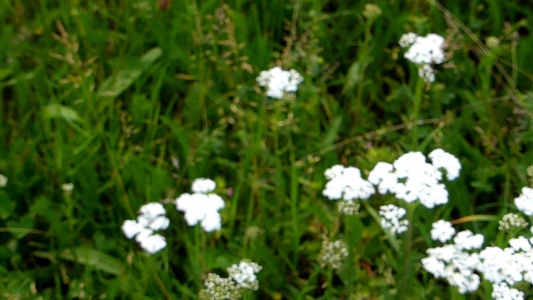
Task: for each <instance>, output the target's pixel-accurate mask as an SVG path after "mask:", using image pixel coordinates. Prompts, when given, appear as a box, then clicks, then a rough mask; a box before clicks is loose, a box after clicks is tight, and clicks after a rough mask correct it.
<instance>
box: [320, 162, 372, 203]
mask: <svg viewBox="0 0 533 300" xmlns="http://www.w3.org/2000/svg"><path fill="white" fill-rule="evenodd" d="M324 175H325V176H326V178H327V179H329V182H328V183H326V186H325V188H324V190H323V191H322V194H323V195H324V196H326V197H328V198H329V200H339V199H343V200H345V201H350V200H353V199H368V198H370V196H372V195H373V194H374V192H375V190H374V187H373V186H372V184H371V183H370V182H368V181H366V180H364V179H363V178H362V177H361V171H359V169H358V168H355V167H348V168H345V167H344V166H342V165H335V166H333V167H331V168H329V169H327V170H326V172H325V173H324Z"/></svg>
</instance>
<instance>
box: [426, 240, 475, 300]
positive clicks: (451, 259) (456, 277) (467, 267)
mask: <svg viewBox="0 0 533 300" xmlns="http://www.w3.org/2000/svg"><path fill="white" fill-rule="evenodd" d="M453 241H454V244H449V245H444V246H442V247H437V248H430V249H428V250H427V254H428V255H429V256H428V257H426V258H423V259H422V266H423V267H424V269H425V270H426V271H428V272H429V273H431V274H432V275H433V276H434V277H435V278H444V279H446V280H447V281H448V283H449V284H450V285H451V286H456V287H457V288H458V289H459V293H461V294H464V293H466V292H473V291H475V290H477V289H478V287H479V284H480V282H481V280H480V277H479V275H478V274H476V273H475V271H476V270H477V267H478V265H479V263H480V259H479V255H478V254H477V253H469V252H466V251H465V250H472V249H479V248H481V246H482V245H483V241H484V237H483V235H480V234H476V235H474V234H473V233H472V232H471V231H470V230H465V231H461V232H459V233H457V234H456V235H455V238H454V240H453Z"/></svg>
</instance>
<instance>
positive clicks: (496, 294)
mask: <svg viewBox="0 0 533 300" xmlns="http://www.w3.org/2000/svg"><path fill="white" fill-rule="evenodd" d="M491 296H492V299H494V300H522V299H524V292H522V291H519V290H517V289H513V288H509V286H508V285H507V284H506V283H503V282H502V283H496V284H493V285H492V294H491Z"/></svg>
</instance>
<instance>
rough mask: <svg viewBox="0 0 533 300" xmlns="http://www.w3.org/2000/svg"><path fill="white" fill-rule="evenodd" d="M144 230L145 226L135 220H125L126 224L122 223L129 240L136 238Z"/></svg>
mask: <svg viewBox="0 0 533 300" xmlns="http://www.w3.org/2000/svg"><path fill="white" fill-rule="evenodd" d="M143 230H144V226H143V225H141V224H139V223H137V221H135V220H125V221H124V223H122V231H123V232H124V235H125V236H126V237H127V238H128V239H132V238H134V237H135V236H136V235H137V234H139V233H140V232H141V231H143Z"/></svg>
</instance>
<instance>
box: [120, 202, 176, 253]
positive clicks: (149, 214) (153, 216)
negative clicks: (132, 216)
mask: <svg viewBox="0 0 533 300" xmlns="http://www.w3.org/2000/svg"><path fill="white" fill-rule="evenodd" d="M139 212H140V215H139V216H138V217H137V220H125V221H124V223H123V224H122V231H123V232H124V235H125V236H126V237H127V238H128V239H132V238H134V237H135V240H136V241H137V242H138V243H139V244H140V246H141V248H143V249H144V250H145V251H146V252H148V253H150V254H154V253H157V252H159V251H160V250H162V249H163V248H165V247H166V246H167V243H166V240H165V237H163V236H162V235H159V234H154V231H158V230H165V229H167V228H168V226H169V224H170V220H169V219H168V218H167V217H166V216H165V214H166V211H165V208H164V207H163V205H162V204H161V203H159V202H152V203H148V204H145V205H143V206H141V208H140V210H139Z"/></svg>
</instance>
